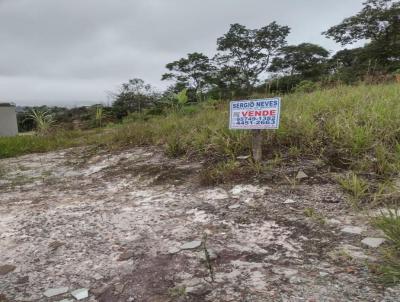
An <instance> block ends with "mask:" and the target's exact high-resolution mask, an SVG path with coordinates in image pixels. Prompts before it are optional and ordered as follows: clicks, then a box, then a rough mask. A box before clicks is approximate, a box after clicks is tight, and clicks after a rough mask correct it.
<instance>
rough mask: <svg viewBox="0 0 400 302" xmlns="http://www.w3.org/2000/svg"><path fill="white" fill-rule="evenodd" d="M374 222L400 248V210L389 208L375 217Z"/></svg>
mask: <svg viewBox="0 0 400 302" xmlns="http://www.w3.org/2000/svg"><path fill="white" fill-rule="evenodd" d="M372 223H373V225H374V226H375V227H377V228H378V229H380V230H382V231H383V232H384V233H385V236H386V237H387V238H388V239H389V240H390V242H391V243H393V244H394V246H395V247H396V248H397V249H399V250H400V210H397V209H388V210H386V211H384V212H382V213H381V215H379V216H378V217H376V218H373V220H372Z"/></svg>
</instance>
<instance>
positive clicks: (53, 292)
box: [43, 287, 69, 298]
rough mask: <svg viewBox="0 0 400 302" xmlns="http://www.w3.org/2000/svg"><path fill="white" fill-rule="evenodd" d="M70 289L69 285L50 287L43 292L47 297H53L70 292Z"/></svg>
mask: <svg viewBox="0 0 400 302" xmlns="http://www.w3.org/2000/svg"><path fill="white" fill-rule="evenodd" d="M68 289H69V288H68V287H58V288H50V289H48V290H46V291H45V292H44V293H43V294H44V295H45V296H46V297H47V298H51V297H54V296H58V295H62V294H65V293H66V292H68Z"/></svg>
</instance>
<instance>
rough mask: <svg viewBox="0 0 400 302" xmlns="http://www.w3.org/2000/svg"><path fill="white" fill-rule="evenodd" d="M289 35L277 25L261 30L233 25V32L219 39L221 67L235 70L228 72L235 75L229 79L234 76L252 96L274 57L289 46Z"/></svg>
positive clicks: (287, 31)
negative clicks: (286, 45) (285, 46)
mask: <svg viewBox="0 0 400 302" xmlns="http://www.w3.org/2000/svg"><path fill="white" fill-rule="evenodd" d="M289 32H290V28H289V27H287V26H280V25H278V24H277V23H276V22H272V23H270V24H269V25H267V26H264V27H262V28H260V29H248V28H246V27H245V26H243V25H240V24H232V25H231V27H230V29H229V31H228V32H227V33H226V34H225V35H224V36H222V37H220V38H219V39H218V40H217V46H218V48H217V49H218V51H220V53H219V54H218V55H217V56H216V58H215V59H216V60H217V62H218V63H219V65H220V66H225V67H226V66H229V67H231V68H233V69H227V70H228V71H230V72H232V70H233V71H234V72H233V73H230V74H229V73H225V76H226V75H230V76H233V77H232V78H231V79H233V80H234V81H235V82H236V83H237V84H238V85H240V86H242V88H244V89H245V90H246V91H247V93H251V91H252V89H253V87H254V86H255V85H256V84H257V83H258V81H259V80H260V76H261V75H262V74H263V73H264V72H266V71H267V69H268V67H269V64H270V62H271V60H272V58H273V57H274V56H275V55H276V54H277V53H278V50H279V49H281V48H282V47H283V46H284V45H285V44H286V37H287V36H288V34H289Z"/></svg>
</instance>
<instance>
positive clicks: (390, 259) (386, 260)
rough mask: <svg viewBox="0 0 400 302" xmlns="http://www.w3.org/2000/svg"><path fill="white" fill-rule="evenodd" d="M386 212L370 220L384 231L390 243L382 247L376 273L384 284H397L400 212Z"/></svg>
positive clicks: (399, 258)
mask: <svg viewBox="0 0 400 302" xmlns="http://www.w3.org/2000/svg"><path fill="white" fill-rule="evenodd" d="M386 212H387V213H386ZM386 212H385V213H382V215H380V216H378V217H376V218H374V219H373V221H372V222H373V225H374V226H375V227H377V228H378V229H380V230H382V231H383V232H384V233H385V236H386V238H387V239H388V241H389V244H390V246H389V247H387V248H384V249H383V263H382V264H381V265H380V266H379V267H378V273H379V277H380V278H381V280H382V281H383V282H384V283H385V284H397V283H400V212H399V210H393V209H392V210H388V211H386Z"/></svg>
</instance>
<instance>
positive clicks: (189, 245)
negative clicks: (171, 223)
mask: <svg viewBox="0 0 400 302" xmlns="http://www.w3.org/2000/svg"><path fill="white" fill-rule="evenodd" d="M200 246H201V241H200V240H195V241H190V242H186V243H185V244H183V245H182V246H181V250H192V249H197V248H198V247H200Z"/></svg>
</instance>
